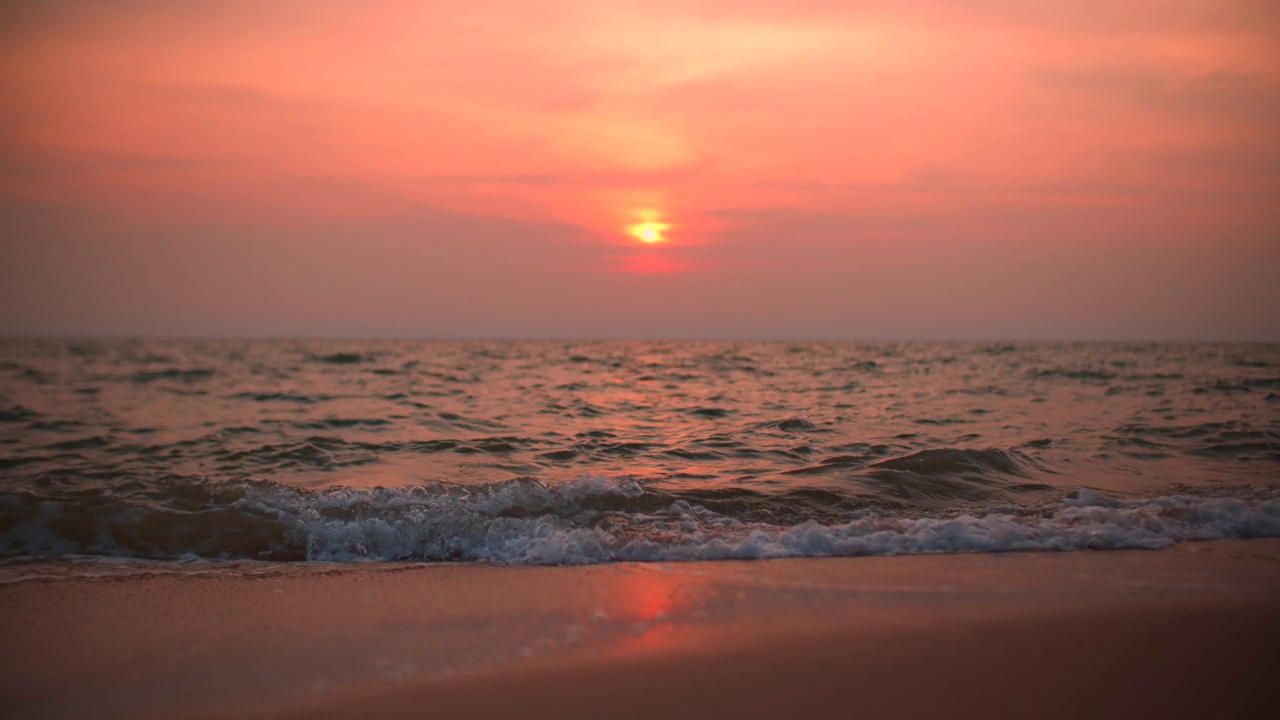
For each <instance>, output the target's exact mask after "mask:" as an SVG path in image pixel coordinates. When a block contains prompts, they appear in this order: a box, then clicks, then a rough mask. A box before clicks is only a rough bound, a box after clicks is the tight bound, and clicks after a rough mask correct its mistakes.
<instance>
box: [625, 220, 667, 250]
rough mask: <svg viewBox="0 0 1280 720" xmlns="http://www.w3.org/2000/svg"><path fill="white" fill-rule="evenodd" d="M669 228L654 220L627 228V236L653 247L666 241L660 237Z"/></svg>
mask: <svg viewBox="0 0 1280 720" xmlns="http://www.w3.org/2000/svg"><path fill="white" fill-rule="evenodd" d="M670 228H671V226H670V225H668V224H666V223H661V222H658V221H656V220H648V221H645V222H638V223H635V224H634V225H628V226H627V234H628V235H630V236H631V237H633V238H635V239H637V240H639V241H640V242H642V243H645V244H647V245H654V244H657V243H660V242H663V241H664V240H666V238H665V237H663V236H662V234H663V233H664V232H666V231H667V230H668V229H670Z"/></svg>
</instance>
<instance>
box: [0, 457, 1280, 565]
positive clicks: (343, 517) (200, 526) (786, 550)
mask: <svg viewBox="0 0 1280 720" xmlns="http://www.w3.org/2000/svg"><path fill="white" fill-rule="evenodd" d="M822 506H825V508H826V510H827V511H828V512H837V511H838V513H839V517H840V519H839V520H838V521H827V522H820V521H818V520H816V519H813V518H812V515H810V516H809V517H808V518H806V516H805V513H803V512H800V509H801V508H805V507H808V508H817V507H822ZM828 517H830V516H828ZM1275 536H1280V493H1276V492H1275V491H1270V492H1269V493H1267V494H1263V495H1258V496H1255V497H1251V498H1246V497H1203V496H1189V495H1172V496H1164V497H1155V498H1146V499H1123V498H1117V497H1113V496H1110V495H1106V494H1104V493H1101V492H1098V491H1095V490H1090V489H1078V490H1076V491H1074V492H1072V493H1070V494H1068V495H1067V496H1065V497H1062V498H1059V499H1057V500H1055V501H1053V502H1051V503H1046V504H1042V505H1038V506H1035V507H1031V508H1020V509H1010V508H995V507H991V508H987V509H986V510H984V511H975V512H969V513H964V514H949V515H935V516H920V515H916V516H901V515H895V514H892V513H886V512H883V511H882V509H877V508H875V507H874V506H864V507H854V506H851V505H850V504H849V502H848V501H847V500H845V499H843V498H840V497H839V496H835V495H832V494H830V493H823V492H821V491H812V492H809V493H797V492H789V493H787V494H786V495H785V496H772V497H768V498H764V497H762V496H761V495H760V494H759V493H755V492H753V491H749V490H741V489H727V490H721V491H716V490H700V491H693V492H686V493H673V492H664V491H661V490H657V489H654V488H651V487H647V486H645V485H643V484H642V483H639V482H637V481H635V480H627V479H616V478H606V477H583V478H580V479H578V480H574V481H571V482H567V483H563V484H559V485H546V484H543V483H541V482H539V481H536V480H532V479H518V480H509V481H503V482H497V483H491V484H488V485H484V486H479V487H463V486H458V485H448V484H442V483H433V484H427V485H420V486H414V487H407V488H394V489H387V488H372V489H349V488H333V489H327V490H317V491H308V490H303V489H299V488H294V487H289V486H285V485H281V484H278V483H274V482H269V481H243V482H211V481H169V482H166V483H165V484H163V485H159V484H146V483H136V482H135V483H130V484H125V485H120V486H118V487H116V488H113V489H111V490H103V491H96V492H90V491H87V490H83V489H82V490H77V491H75V492H72V493H63V494H58V493H56V492H54V491H52V490H50V489H48V488H45V489H44V490H43V491H42V492H37V491H35V490H27V491H22V492H16V493H8V494H5V495H2V496H0V556H3V557H10V558H13V557H22V558H53V557H67V556H108V557H117V558H145V559H157V560H176V559H184V558H186V559H190V558H207V559H217V560H273V561H306V560H318V561H330V562H333V561H358V560H417V561H464V562H493V563H512V564H586V563H600V562H614V561H675V560H709V559H730V558H742V559H745V558H775V557H818V556H852V555H886V554H909V553H954V552H1004V551H1022V550H1076V549H1086V548H1088V549H1121V548H1159V547H1164V546H1167V545H1170V544H1173V543H1175V542H1180V541H1185V540H1208V539H1217V538H1245V537H1275Z"/></svg>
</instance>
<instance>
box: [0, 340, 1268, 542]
mask: <svg viewBox="0 0 1280 720" xmlns="http://www.w3.org/2000/svg"><path fill="white" fill-rule="evenodd" d="M1275 536H1280V346H1278V345H1222V344H1112V343H1031V344H1023V343H1007V344H1006V343H904V342H874V343H872V342H848V343H842V342H719V341H717V342H654V341H600V342H577V341H574V342H569V341H558V342H557V341H502V342H499V341H486V342H481V341H371V340H360V341H329V340H326V341H318V340H317V341H303V340H151V339H147V340H118V339H98V340H84V339H8V340H2V341H0V558H2V559H3V562H4V563H9V564H12V563H22V562H30V561H38V562H46V561H49V560H63V559H66V560H73V561H97V562H114V561H121V562H132V563H137V562H159V563H206V562H209V561H237V562H240V561H273V562H351V561H387V560H397V561H425V562H485V563H498V564H586V563H602V562H617V561H687V560H702V559H735V558H736V559H753V558H775V557H797V556H855V555H882V554H905V553H962V552H1003V551H1025V550H1054V551H1065V550H1085V549H1089V550H1107V549H1121V548H1151V549H1154V548H1161V547H1165V546H1168V545H1171V544H1173V543H1177V542H1182V541H1193V540H1207V539H1215V538H1247V537H1275Z"/></svg>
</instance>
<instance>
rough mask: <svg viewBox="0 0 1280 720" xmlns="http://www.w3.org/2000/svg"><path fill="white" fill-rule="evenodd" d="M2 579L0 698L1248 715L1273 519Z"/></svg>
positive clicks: (69, 706)
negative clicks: (1091, 534) (1196, 539)
mask: <svg viewBox="0 0 1280 720" xmlns="http://www.w3.org/2000/svg"><path fill="white" fill-rule="evenodd" d="M24 578H34V579H24ZM0 583H3V584H0V610H2V612H0V647H3V648H4V652H3V653H0V707H3V708H4V709H5V711H4V714H5V715H6V716H12V717H146V716H151V717H184V716H185V717H242V716H253V717H262V718H274V717H300V718H301V717H360V716H373V717H440V718H445V717H450V718H452V717H557V718H578V717H582V718H587V717H603V716H608V717H613V718H630V717H636V718H639V717H646V718H652V717H655V716H666V717H671V716H676V717H689V716H704V717H705V716H716V717H719V716H729V717H733V716H737V717H746V718H750V717H784V716H785V717H851V716H860V717H927V716H942V715H944V714H945V715H947V716H960V717H968V716H979V715H983V716H988V717H990V716H995V717H1064V718H1065V717H1129V718H1132V717H1147V716H1158V717H1207V716H1211V717H1258V716H1265V715H1266V713H1264V712H1263V709H1265V708H1267V707H1268V706H1269V705H1272V704H1273V699H1274V691H1273V690H1271V688H1270V685H1269V683H1270V682H1271V681H1272V679H1273V678H1274V672H1275V669H1276V667H1277V663H1276V660H1275V658H1276V657H1277V652H1278V651H1277V648H1280V540H1250V541H1221V542H1210V543H1187V544H1183V545H1179V546H1176V547H1173V548H1170V549H1167V550H1161V551H1154V552H1149V551H1130V552H1075V553H1034V554H1004V555H947V556H915V557H880V558H846V559H806V560H776V561H757V562H703V563H689V564H662V565H636V564H618V565H606V566H591V567H567V568H528V567H491V566H479V565H459V566H413V565H397V564H377V565H365V566H357V565H340V566H337V565H330V566H324V565H311V564H308V565H302V564H292V565H266V564H247V565H240V566H234V567H216V568H214V569H212V570H207V571H201V572H195V571H192V570H190V569H187V570H181V571H168V570H166V571H161V572H157V571H154V569H145V568H143V567H142V566H139V567H138V568H137V569H135V570H130V571H123V572H122V571H120V570H112V571H110V572H108V571H107V570H106V569H104V568H103V567H101V566H93V565H69V564H65V563H63V564H54V565H27V566H19V567H14V566H10V567H6V568H3V572H2V573H0Z"/></svg>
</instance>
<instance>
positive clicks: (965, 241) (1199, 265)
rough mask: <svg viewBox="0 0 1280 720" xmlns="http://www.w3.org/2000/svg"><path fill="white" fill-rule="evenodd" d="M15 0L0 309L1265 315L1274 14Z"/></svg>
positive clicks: (771, 319) (607, 325) (452, 324)
mask: <svg viewBox="0 0 1280 720" xmlns="http://www.w3.org/2000/svg"><path fill="white" fill-rule="evenodd" d="M0 14H2V17H0V26H2V27H3V29H0V38H2V42H0V55H3V65H2V69H0V88H2V90H0V93H2V94H0V214H2V217H3V220H4V231H3V233H4V234H3V238H0V243H2V244H0V253H2V254H0V261H3V266H2V267H0V283H2V286H0V333H5V334H15V333H18V334H31V333H39V334H45V333H71V334H86V333H88V334H94V333H111V334H183V335H191V334H196V335H203V334H215V335H400V336H428V337H433V336H436V337H461V336H466V337H490V336H493V337H544V336H556V337H632V336H644V337H788V338H791V337H795V338H806V337H811V338H922V339H931V338H957V339H965V338H973V339H984V338H1013V339H1017V338H1081V339H1093V338H1122V339H1129V338H1131V339H1266V340H1280V281H1277V280H1276V279H1275V278H1276V277H1280V270H1277V268H1280V49H1278V48H1280V4H1277V3H1275V2H1272V1H1270V0H1263V1H1259V2H1254V1H1247V2H1246V1H1239V2H1209V1H1208V0H1195V1H1190V0H1165V1H1163V2H1152V1H1148V0H1127V1H1126V2H1121V3H1116V2H1100V1H1097V0H1081V1H1080V2H1076V3H1056V2H1036V1H1034V0H976V1H975V2H966V3H954V2H940V1H932V2H930V1H917V2H913V1H911V0H907V1H905V2H899V3H883V2H874V3H873V2H859V1H857V0H789V1H783V0H704V1H702V2H697V1H693V2H690V1H685V2H671V1H665V0H646V1H642V2H641V1H637V2H614V1H612V0H591V1H578V0H561V1H559V2H503V3H498V2H486V1H484V0H479V1H476V0H473V1H471V2H466V3H455V2H378V3H357V2H332V1H330V2H325V1H322V0H306V1H299V2H293V1H283V0H278V1H273V0H252V1H248V0H245V1H233V0H217V1H205V0H190V1H184V2H180V3H178V2H167V1H164V0H118V1H117V2H112V3H98V2H89V1H87V0H85V1H81V2H60V1H58V0H49V1H48V2H42V3H30V4H19V3H6V4H5V5H3V6H2V7H0ZM644 228H648V229H644ZM642 237H643V238H644V239H647V240H652V241H654V242H642V241H641V239H642Z"/></svg>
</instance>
